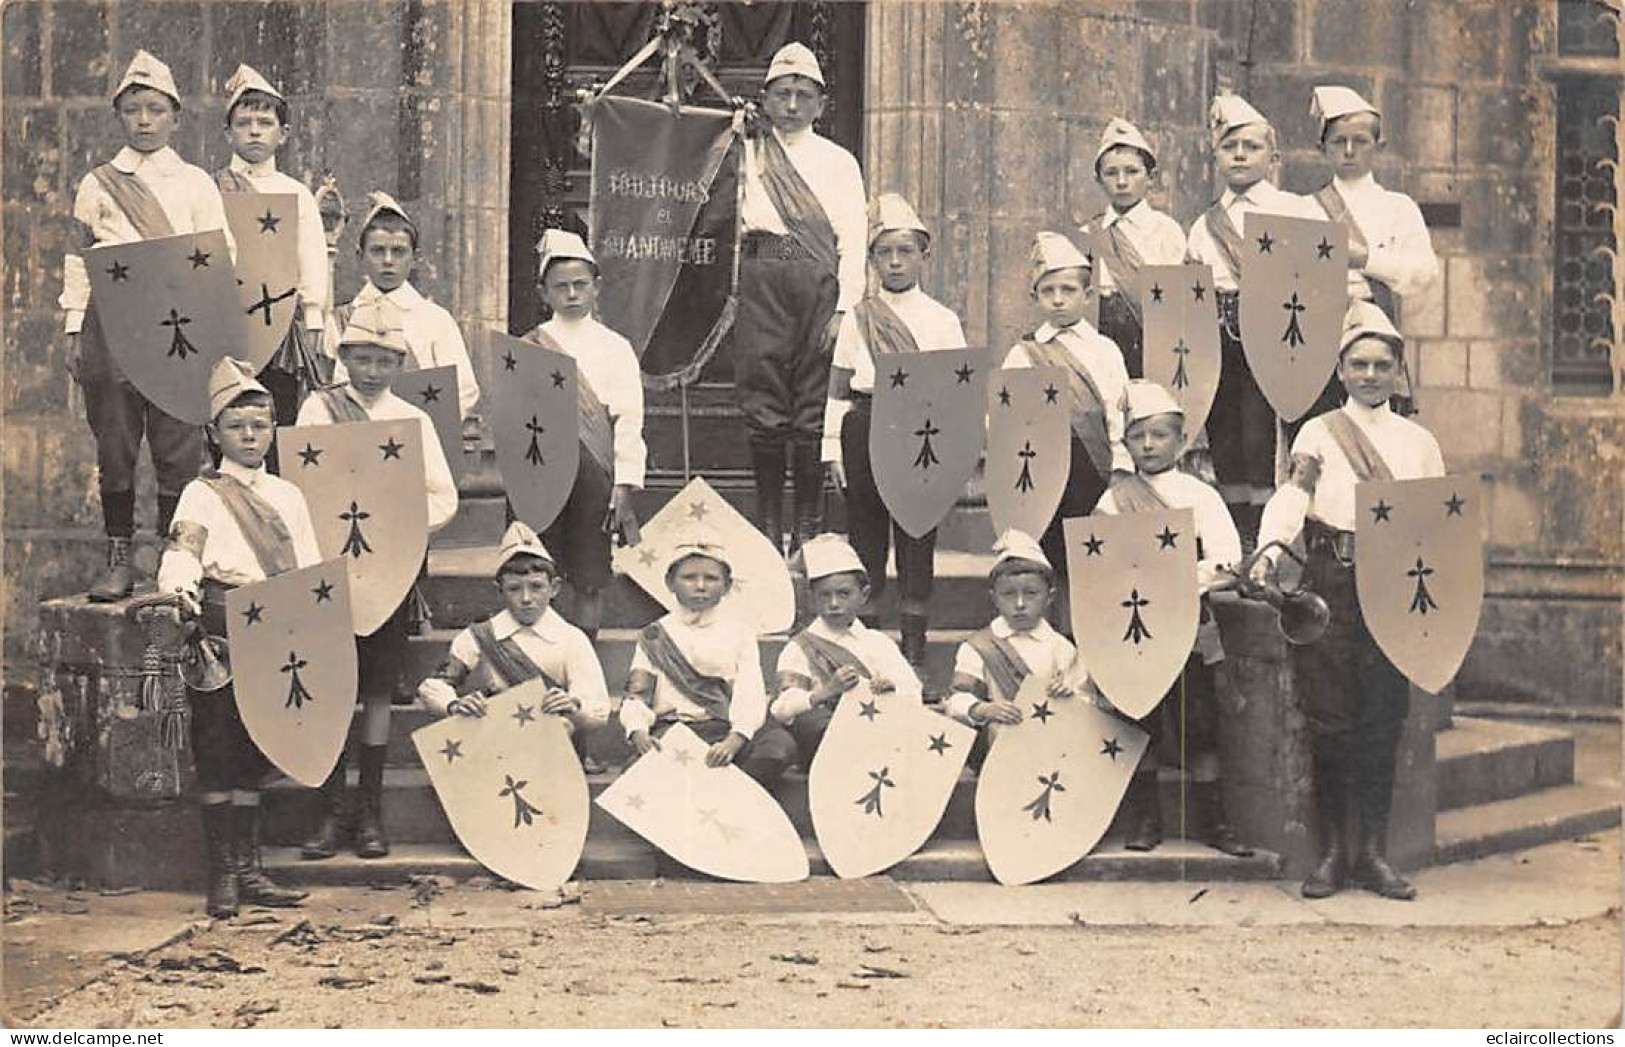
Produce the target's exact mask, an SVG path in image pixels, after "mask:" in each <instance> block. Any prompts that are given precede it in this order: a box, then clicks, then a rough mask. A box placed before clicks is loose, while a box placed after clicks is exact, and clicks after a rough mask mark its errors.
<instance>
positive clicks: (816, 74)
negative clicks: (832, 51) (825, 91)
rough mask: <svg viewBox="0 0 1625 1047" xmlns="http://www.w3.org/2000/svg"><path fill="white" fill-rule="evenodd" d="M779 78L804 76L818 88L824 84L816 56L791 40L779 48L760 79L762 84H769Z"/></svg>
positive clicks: (807, 48) (801, 44)
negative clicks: (765, 73)
mask: <svg viewBox="0 0 1625 1047" xmlns="http://www.w3.org/2000/svg"><path fill="white" fill-rule="evenodd" d="M781 76H804V77H806V78H807V79H809V80H812V81H814V82H815V83H817V84H818V86H819V87H823V86H825V84H824V71H823V70H822V69H820V68H818V56H817V55H815V54H813V53H812V49H811V48H809V47H808V46H807V45H806V44H804V43H801V42H800V41H798V40H792V41H791V42H790V43H788V44H785V45H784V46H783V47H781V48H779V51H778V54H775V55H774V56H773V61H772V62H771V63H769V64H768V67H767V75H766V76H764V77H762V83H763V84H764V85H765V84H771V83H772V82H773V81H775V80H777V79H778V78H779V77H781Z"/></svg>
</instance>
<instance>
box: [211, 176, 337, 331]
mask: <svg viewBox="0 0 1625 1047" xmlns="http://www.w3.org/2000/svg"><path fill="white" fill-rule="evenodd" d="M229 166H230V167H231V169H232V170H233V171H236V172H237V173H238V174H240V175H242V176H243V177H244V178H247V179H248V181H249V184H251V185H252V186H253V187H254V188H255V190H257V191H258V192H261V193H292V194H293V195H294V196H295V197H296V198H297V213H298V219H299V220H298V227H299V229H298V233H299V302H300V309H301V310H303V312H304V320H305V327H307V328H309V329H310V330H313V331H319V330H321V329H322V327H323V326H324V325H323V317H322V306H323V304H324V303H326V301H327V283H328V280H327V269H328V267H327V235H326V234H325V233H324V232H323V231H322V215H321V212H320V211H318V210H317V209H316V197H315V196H314V195H312V194H311V191H310V190H309V189H306V188H305V184H304V183H303V182H301V181H299V180H298V179H297V178H290V177H288V176H287V175H285V174H283V173H282V172H281V171H278V170H277V167H276V157H274V156H272V157H269V158H267V159H265V160H262V161H260V162H259V163H257V164H252V163H249V162H248V161H247V160H244V159H243V158H242V157H240V156H238V155H236V154H235V153H233V154H232V157H231V163H230V164H229Z"/></svg>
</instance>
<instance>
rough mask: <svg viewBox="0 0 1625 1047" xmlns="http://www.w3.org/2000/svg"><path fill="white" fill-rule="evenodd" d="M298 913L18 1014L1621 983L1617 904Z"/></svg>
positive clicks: (1577, 1019)
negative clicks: (1099, 917)
mask: <svg viewBox="0 0 1625 1047" xmlns="http://www.w3.org/2000/svg"><path fill="white" fill-rule="evenodd" d="M313 916H314V919H312V920H311V921H309V922H305V921H302V920H301V919H300V918H299V917H298V916H297V915H292V916H290V915H288V914H283V915H282V917H281V918H280V919H276V920H274V921H273V920H271V919H270V918H269V916H262V917H254V916H250V917H249V918H247V919H246V920H239V921H238V923H237V924H232V925H225V924H217V925H214V926H212V927H208V928H207V929H204V930H202V931H201V932H200V933H197V934H194V935H192V936H190V937H188V938H187V939H185V940H182V941H179V942H177V943H174V944H172V945H169V946H167V947H164V948H162V949H159V950H157V951H155V952H152V953H149V954H146V955H143V956H140V957H138V958H125V959H122V960H116V961H114V962H113V963H112V964H111V965H110V966H109V967H108V969H107V971H106V973H105V974H104V975H102V976H101V977H97V978H96V979H95V980H94V981H91V982H90V983H89V984H88V985H84V986H83V987H81V988H78V989H76V990H74V991H71V992H69V993H67V995H65V996H63V997H62V998H60V999H59V1000H57V1001H56V1002H55V1003H54V1004H51V1005H49V1006H47V1007H45V1009H44V1010H43V1011H40V1012H38V1013H34V1014H26V1013H25V1014H23V1015H20V1017H23V1018H25V1019H29V1021H28V1023H29V1024H30V1025H34V1026H36V1027H43V1028H50V1027H57V1028H62V1027H98V1026H101V1027H108V1026H113V1027H129V1028H143V1027H146V1028H151V1027H154V1026H159V1027H233V1026H235V1027H247V1026H256V1025H257V1026H260V1027H266V1028H270V1027H316V1028H321V1027H329V1028H338V1027H350V1028H358V1027H378V1026H384V1027H389V1026H396V1027H400V1026H405V1027H416V1026H425V1027H465V1028H466V1027H500V1026H555V1027H556V1026H645V1027H660V1026H668V1027H671V1026H704V1027H719V1026H720V1027H751V1026H824V1027H829V1026H835V1027H840V1026H879V1027H918V1026H926V1027H930V1026H1013V1025H1021V1026H1163V1027H1169V1026H1344V1027H1347V1026H1356V1027H1358V1026H1374V1025H1375V1026H1452V1027H1454V1026H1467V1027H1480V1026H1485V1027H1495V1026H1508V1027H1526V1028H1527V1027H1574V1026H1598V1025H1605V1024H1608V1023H1610V1022H1617V1020H1618V1019H1617V1015H1618V999H1619V987H1620V984H1621V981H1620V969H1619V963H1620V933H1621V925H1620V919H1619V913H1618V911H1617V910H1614V911H1611V912H1609V913H1607V914H1606V915H1603V916H1600V917H1594V918H1590V919H1586V920H1581V921H1577V922H1572V923H1565V924H1559V925H1547V926H1531V927H1519V928H1450V927H1433V928H1423V927H1405V928H1383V927H1359V926H1337V925H1301V926H1286V927H1258V928H1237V927H1156V928H1144V927H1110V928H1095V927H1091V926H1076V925H1075V926H1071V927H1026V928H1007V927H987V928H976V927H965V926H952V925H945V924H940V923H937V922H935V921H931V920H923V921H922V920H919V919H915V918H913V917H900V918H898V921H899V922H881V923H874V922H856V923H854V922H852V920H853V918H852V917H850V916H833V917H826V918H824V919H822V920H820V921H817V922H815V921H814V919H813V918H808V919H807V920H804V921H796V922H791V923H786V922H783V921H782V920H780V921H771V920H755V919H750V918H740V917H728V918H722V917H707V916H685V917H649V916H642V915H639V916H606V915H599V914H594V913H592V912H590V911H584V910H583V908H582V907H581V906H580V905H569V906H566V907H563V908H559V909H554V910H543V911H533V912H528V913H525V914H524V916H523V918H522V919H521V920H520V921H519V922H520V923H521V925H519V926H506V927H494V928H484V929H473V928H452V929H446V928H436V927H427V926H416V927H415V926H409V925H408V921H404V920H402V919H400V918H399V917H398V916H395V915H393V914H383V913H375V914H372V915H361V914H358V915H356V916H354V917H350V918H338V919H336V920H332V921H331V922H329V921H330V919H331V918H324V917H322V916H320V915H316V914H313ZM245 924H246V926H245ZM13 1002H14V1003H15V1002H16V1001H15V1000H14V1001H13Z"/></svg>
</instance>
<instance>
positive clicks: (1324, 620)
mask: <svg viewBox="0 0 1625 1047" xmlns="http://www.w3.org/2000/svg"><path fill="white" fill-rule="evenodd" d="M1271 549H1280V550H1281V551H1282V552H1283V553H1286V554H1287V555H1288V556H1290V557H1292V559H1293V560H1296V561H1297V563H1298V565H1299V566H1300V567H1302V566H1306V565H1305V564H1304V562H1303V557H1301V556H1299V555H1298V554H1297V553H1296V552H1294V551H1293V549H1292V547H1291V546H1289V545H1287V544H1286V543H1285V542H1270V543H1268V544H1266V545H1263V546H1260V547H1259V548H1257V549H1255V550H1253V552H1252V553H1251V554H1250V555H1248V556H1246V557H1244V558H1243V559H1242V561H1241V563H1240V564H1238V565H1237V566H1236V568H1235V569H1234V570H1228V569H1227V570H1226V573H1227V574H1231V575H1234V576H1235V579H1236V588H1237V589H1238V590H1239V591H1240V592H1241V594H1242V595H1243V596H1247V597H1250V598H1252V599H1255V600H1263V601H1264V602H1265V603H1268V604H1269V605H1270V606H1271V607H1273V608H1275V614H1276V620H1275V623H1276V626H1277V627H1278V628H1279V629H1280V630H1281V635H1282V636H1284V637H1285V638H1286V642H1287V643H1289V644H1292V645H1293V646H1294V647H1307V646H1308V645H1310V644H1312V643H1315V642H1316V641H1318V640H1319V639H1320V638H1321V637H1323V636H1325V635H1326V629H1327V627H1328V626H1330V625H1331V622H1332V609H1331V608H1330V607H1329V606H1327V604H1326V601H1325V600H1324V599H1323V598H1322V597H1321V595H1320V594H1319V593H1317V592H1314V591H1313V590H1311V589H1310V588H1309V586H1308V583H1306V582H1305V581H1303V580H1302V579H1301V578H1300V579H1299V582H1298V584H1297V586H1296V587H1294V588H1292V589H1281V588H1278V587H1273V586H1263V585H1259V584H1258V583H1256V582H1254V581H1253V580H1252V573H1253V567H1254V565H1256V564H1257V563H1258V561H1259V559H1260V558H1261V557H1263V555H1264V554H1265V553H1267V552H1269V551H1270V550H1271Z"/></svg>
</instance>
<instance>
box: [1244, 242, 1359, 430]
mask: <svg viewBox="0 0 1625 1047" xmlns="http://www.w3.org/2000/svg"><path fill="white" fill-rule="evenodd" d="M1244 226H1245V231H1244V232H1243V234H1242V241H1241V248H1242V267H1241V301H1240V310H1241V344H1242V348H1243V349H1244V350H1245V351H1246V353H1247V366H1248V367H1249V368H1250V369H1251V370H1252V372H1253V380H1254V381H1256V382H1257V383H1258V388H1259V391H1260V392H1262V393H1263V394H1264V398H1265V399H1266V400H1268V401H1269V402H1270V406H1271V407H1273V408H1275V413H1276V414H1278V415H1280V416H1281V417H1282V418H1284V419H1286V420H1287V421H1289V422H1290V421H1293V420H1294V419H1297V418H1299V417H1301V416H1302V415H1303V413H1304V412H1305V411H1307V410H1309V408H1311V407H1313V406H1314V404H1315V401H1316V400H1317V399H1319V398H1320V393H1321V390H1322V389H1324V388H1326V379H1328V378H1330V377H1331V374H1332V369H1333V368H1334V367H1336V366H1337V343H1338V339H1339V338H1340V337H1341V336H1342V333H1343V317H1344V315H1345V314H1347V313H1348V307H1349V291H1348V257H1349V248H1348V241H1349V235H1348V228H1347V227H1346V226H1344V225H1343V224H1342V223H1341V222H1323V221H1319V220H1316V219H1312V218H1289V217H1287V216H1285V215H1275V214H1260V213H1258V212H1252V213H1249V214H1248V215H1247V216H1246V219H1245V222H1244Z"/></svg>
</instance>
